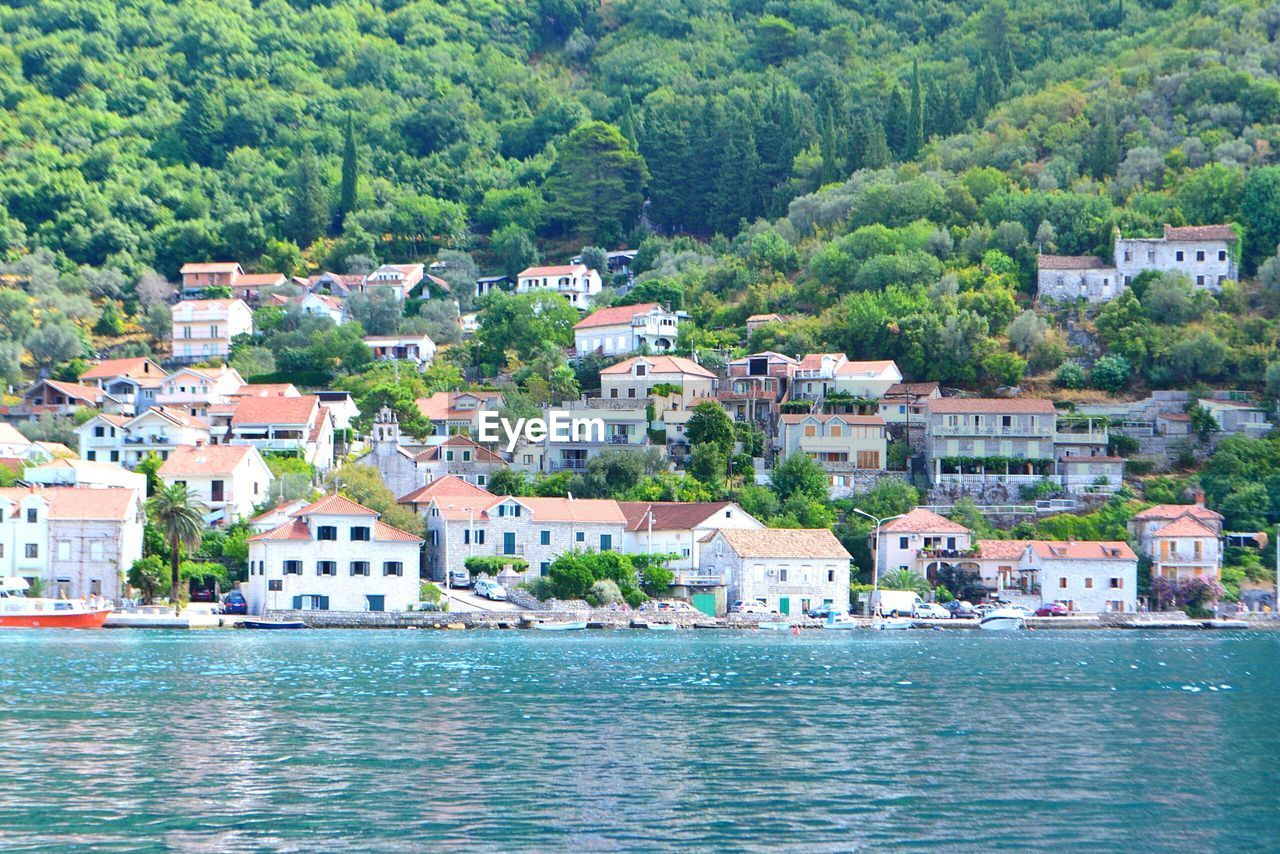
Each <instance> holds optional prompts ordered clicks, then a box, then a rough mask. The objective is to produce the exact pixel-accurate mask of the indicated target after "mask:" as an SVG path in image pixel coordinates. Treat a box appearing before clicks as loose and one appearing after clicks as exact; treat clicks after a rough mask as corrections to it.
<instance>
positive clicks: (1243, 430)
mask: <svg viewBox="0 0 1280 854" xmlns="http://www.w3.org/2000/svg"><path fill="white" fill-rule="evenodd" d="M1197 402H1198V403H1199V404H1200V406H1201V408H1203V409H1205V410H1207V411H1208V413H1209V414H1210V415H1212V416H1213V420H1214V421H1216V422H1218V429H1219V430H1220V431H1221V432H1223V433H1226V434H1228V435H1235V434H1243V435H1245V436H1255V437H1257V436H1265V435H1266V434H1267V433H1270V432H1271V423H1270V422H1268V421H1267V410H1266V409H1264V408H1263V407H1262V406H1260V405H1258V404H1257V403H1254V402H1253V401H1252V400H1247V399H1239V398H1228V397H1218V396H1214V397H1211V398H1200V400H1199V401H1197Z"/></svg>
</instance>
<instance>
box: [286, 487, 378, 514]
mask: <svg viewBox="0 0 1280 854" xmlns="http://www.w3.org/2000/svg"><path fill="white" fill-rule="evenodd" d="M297 515H299V516H377V515H378V512H377V511H376V510H370V509H369V508H368V507H365V506H364V505H363V504H357V503H356V502H354V501H352V500H351V499H350V498H347V497H346V496H345V495H338V494H337V493H331V494H329V495H326V496H324V497H323V498H320V499H317V500H315V501H313V502H311V503H310V504H308V505H307V506H306V507H303V508H302V509H301V510H299V511H298V513H297Z"/></svg>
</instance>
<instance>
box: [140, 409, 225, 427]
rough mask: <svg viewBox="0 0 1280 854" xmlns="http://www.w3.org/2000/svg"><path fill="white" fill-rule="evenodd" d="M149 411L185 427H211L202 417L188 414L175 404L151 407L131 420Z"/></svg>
mask: <svg viewBox="0 0 1280 854" xmlns="http://www.w3.org/2000/svg"><path fill="white" fill-rule="evenodd" d="M148 412H154V413H155V414H157V415H159V416H161V417H162V418H165V419H167V420H169V421H171V422H173V423H174V424H178V425H181V426H183V427H195V428H197V429H202V430H208V429H209V425H208V424H207V423H205V422H204V421H203V420H202V419H200V418H196V417H195V416H194V415H188V414H187V413H186V412H184V411H183V410H181V409H178V408H177V407H173V406H153V407H151V408H150V409H148V410H146V412H143V413H141V414H139V415H137V416H135V417H134V419H131V420H136V419H137V418H141V417H142V416H143V415H146V414H147V413H148Z"/></svg>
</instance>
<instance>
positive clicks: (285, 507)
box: [249, 498, 307, 523]
mask: <svg viewBox="0 0 1280 854" xmlns="http://www.w3.org/2000/svg"><path fill="white" fill-rule="evenodd" d="M306 506H307V502H306V501H303V500H302V499H300V498H294V499H291V500H289V501H281V502H280V503H279V504H277V505H276V506H275V507H272V508H271V509H270V510H263V511H262V512H261V513H259V514H258V515H257V516H254V517H253V518H252V519H250V520H249V522H250V523H252V522H261V521H262V520H263V519H266V518H268V517H269V516H273V515H275V514H276V513H284V512H286V511H287V512H288V514H289V515H290V516H292V515H293V513H294V511H296V510H301V509H302V508H303V507H306Z"/></svg>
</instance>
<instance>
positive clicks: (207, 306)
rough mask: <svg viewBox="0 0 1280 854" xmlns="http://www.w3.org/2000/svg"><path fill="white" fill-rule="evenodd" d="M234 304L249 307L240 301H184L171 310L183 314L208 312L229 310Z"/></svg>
mask: <svg viewBox="0 0 1280 854" xmlns="http://www.w3.org/2000/svg"><path fill="white" fill-rule="evenodd" d="M236 303H239V304H240V305H243V306H244V307H245V308H248V307H249V306H248V305H246V304H245V301H244V300H242V299H184V300H182V301H181V302H178V303H175V304H174V306H173V310H174V311H179V310H181V311H182V312H183V313H184V314H185V313H187V312H188V311H209V310H211V309H215V308H220V309H226V310H230V309H231V307H232V306H233V305H235V304H236Z"/></svg>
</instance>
